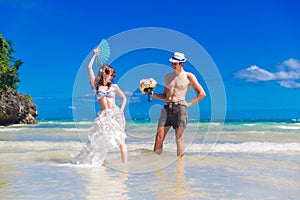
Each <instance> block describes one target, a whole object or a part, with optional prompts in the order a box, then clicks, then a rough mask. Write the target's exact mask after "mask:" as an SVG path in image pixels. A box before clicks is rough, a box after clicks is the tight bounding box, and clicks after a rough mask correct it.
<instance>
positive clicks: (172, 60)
mask: <svg viewBox="0 0 300 200" xmlns="http://www.w3.org/2000/svg"><path fill="white" fill-rule="evenodd" d="M169 61H170V62H173V63H181V62H186V59H183V60H175V59H173V58H170V59H169Z"/></svg>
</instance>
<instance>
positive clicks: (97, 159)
mask: <svg viewBox="0 0 300 200" xmlns="http://www.w3.org/2000/svg"><path fill="white" fill-rule="evenodd" d="M93 53H94V54H93V56H92V58H91V60H90V62H89V64H88V75H89V78H90V83H91V86H92V88H93V90H94V92H95V95H96V98H97V100H98V102H99V104H100V106H101V110H100V111H99V113H98V117H97V118H96V119H95V121H94V124H93V127H92V128H91V129H90V131H89V133H88V141H87V143H86V144H85V145H84V147H83V149H82V150H81V151H80V152H79V153H78V155H77V156H76V157H75V158H74V160H73V162H75V163H82V164H101V165H102V164H103V161H104V159H105V157H106V155H107V153H108V151H109V150H111V149H112V148H116V147H117V148H120V152H121V158H122V162H123V163H125V162H127V147H126V144H125V138H126V134H125V118H124V113H123V111H124V108H125V105H126V96H125V95H124V93H123V92H122V91H121V89H120V88H119V86H118V85H117V84H112V81H113V78H114V77H115V75H116V73H115V70H114V69H113V68H112V67H111V66H110V65H107V64H104V65H103V66H102V67H101V68H100V69H99V72H98V74H97V76H96V77H95V74H94V71H93V68H92V66H93V63H94V61H95V58H96V56H97V55H98V54H99V49H94V51H93ZM116 94H117V95H118V96H119V97H120V98H121V99H122V103H121V106H120V108H119V107H118V106H117V105H116V104H115V95H116Z"/></svg>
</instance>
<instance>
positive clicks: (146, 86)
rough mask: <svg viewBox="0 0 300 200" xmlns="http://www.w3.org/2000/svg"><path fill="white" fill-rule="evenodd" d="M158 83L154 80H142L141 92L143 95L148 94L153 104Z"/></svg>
mask: <svg viewBox="0 0 300 200" xmlns="http://www.w3.org/2000/svg"><path fill="white" fill-rule="evenodd" d="M156 84H157V83H156V81H155V80H154V79H153V78H148V79H142V80H140V90H141V92H142V93H143V94H145V93H146V92H147V93H148V101H149V102H151V101H152V98H151V95H152V94H153V90H154V89H155V88H156Z"/></svg>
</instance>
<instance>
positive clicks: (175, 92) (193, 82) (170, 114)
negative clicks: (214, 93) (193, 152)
mask: <svg viewBox="0 0 300 200" xmlns="http://www.w3.org/2000/svg"><path fill="white" fill-rule="evenodd" d="M169 61H170V62H171V63H172V68H173V70H174V71H173V72H172V73H169V74H167V75H166V76H165V86H164V92H163V93H162V94H153V97H154V98H156V99H159V100H165V105H164V107H163V109H162V111H161V114H160V118H159V122H158V126H157V133H156V138H155V145H154V152H156V153H158V154H160V153H162V150H163V141H164V139H165V137H166V135H167V133H168V131H169V129H170V127H171V126H172V127H173V128H174V129H175V135H176V145H177V156H180V157H182V156H184V132H185V129H186V126H187V122H188V113H187V107H190V106H192V105H194V104H196V103H197V102H199V101H200V100H202V99H203V98H204V97H205V96H206V94H205V91H204V90H203V88H202V86H201V85H200V84H199V83H198V80H197V78H196V76H195V75H194V74H192V73H190V72H186V71H184V69H183V66H184V63H185V61H186V58H185V56H184V54H183V53H180V52H175V53H174V56H173V57H172V58H170V59H169ZM190 86H192V87H193V88H194V90H195V91H196V93H197V96H196V97H195V98H194V99H193V100H192V101H190V102H187V101H186V100H185V96H186V93H187V92H188V89H189V87H190Z"/></svg>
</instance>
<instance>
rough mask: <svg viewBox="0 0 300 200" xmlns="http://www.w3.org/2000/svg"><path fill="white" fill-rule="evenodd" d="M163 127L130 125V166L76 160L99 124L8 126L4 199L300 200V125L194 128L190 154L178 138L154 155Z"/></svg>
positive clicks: (0, 145)
mask: <svg viewBox="0 0 300 200" xmlns="http://www.w3.org/2000/svg"><path fill="white" fill-rule="evenodd" d="M156 124H157V122H156V121H143V120H141V121H127V124H126V133H127V139H126V143H127V145H128V151H129V152H128V153H129V155H128V163H127V164H121V159H120V155H119V152H118V149H116V150H115V151H112V152H110V154H109V155H108V157H107V159H106V161H105V165H104V166H92V165H75V164H72V163H71V161H72V159H73V157H74V156H75V155H76V153H77V152H78V151H80V149H81V148H82V145H83V144H84V142H85V141H86V134H87V132H88V130H89V128H90V127H91V126H92V122H91V121H81V122H73V121H41V122H39V124H37V125H14V126H9V127H0V169H1V170H0V199H298V197H299V195H300V190H299V188H300V183H299V180H300V122H299V121H297V120H282V121H230V122H226V123H224V124H223V123H220V122H214V123H212V122H196V121H190V122H189V124H188V128H187V131H186V134H185V144H186V154H185V156H184V158H182V159H177V157H176V145H175V141H174V131H173V130H171V131H170V132H169V133H168V135H167V137H166V139H165V145H164V150H165V151H164V153H163V154H162V155H156V154H154V153H153V152H152V149H153V143H154V137H155V130H156Z"/></svg>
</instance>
